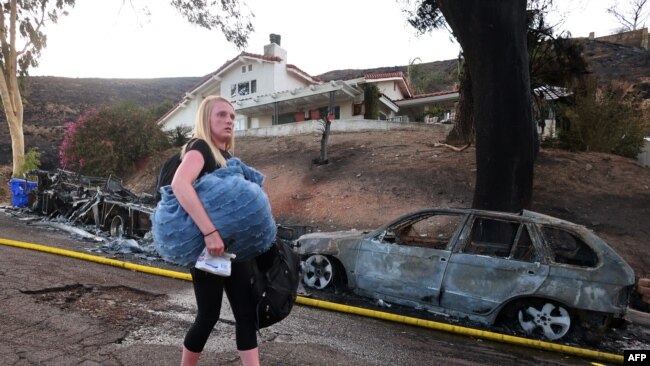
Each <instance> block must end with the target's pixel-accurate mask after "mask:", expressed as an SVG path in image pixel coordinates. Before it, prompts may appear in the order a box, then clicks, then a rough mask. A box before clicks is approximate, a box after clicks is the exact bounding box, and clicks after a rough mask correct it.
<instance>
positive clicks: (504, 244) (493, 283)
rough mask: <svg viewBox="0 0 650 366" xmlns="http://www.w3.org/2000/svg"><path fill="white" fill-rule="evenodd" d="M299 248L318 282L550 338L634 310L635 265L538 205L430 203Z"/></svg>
mask: <svg viewBox="0 0 650 366" xmlns="http://www.w3.org/2000/svg"><path fill="white" fill-rule="evenodd" d="M296 251H297V252H298V254H299V255H300V256H301V258H302V260H303V261H304V262H303V282H304V283H305V284H306V285H307V286H309V287H312V288H316V289H324V288H326V287H330V286H341V287H347V288H349V289H351V290H352V291H354V292H355V293H356V294H358V295H361V296H363V297H367V298H372V299H376V300H382V301H386V302H393V303H396V304H400V305H403V306H408V307H413V308H416V309H424V310H427V311H429V312H432V313H437V314H442V315H445V316H452V317H455V318H458V319H469V320H471V321H475V322H478V323H481V324H484V325H493V324H496V323H498V322H500V321H501V320H504V321H505V322H507V323H509V324H512V325H513V326H514V328H513V331H514V332H518V331H521V332H523V333H526V334H529V335H531V336H534V337H540V338H545V339H549V340H559V339H561V338H563V337H565V336H566V335H567V334H569V333H570V332H571V331H572V330H574V329H578V328H582V329H583V330H585V329H586V330H587V331H588V332H589V334H590V336H591V337H594V338H595V339H597V338H599V337H600V336H602V335H603V334H604V332H605V331H606V330H607V329H609V327H610V326H611V325H612V324H613V321H614V320H617V319H620V318H622V317H623V316H624V315H625V313H626V311H627V308H628V305H629V301H630V296H631V294H632V292H633V289H634V285H635V276H634V272H633V270H632V268H631V267H630V266H629V265H628V264H627V263H626V262H625V261H624V260H623V259H622V258H621V257H620V256H619V255H618V254H617V253H616V252H615V251H614V250H613V249H612V248H611V247H610V246H609V245H607V243H605V241H603V240H602V239H601V238H599V237H598V236H596V235H595V234H594V233H593V232H592V231H591V230H589V229H587V228H585V227H584V226H580V225H577V224H573V223H570V222H567V221H564V220H561V219H557V218H554V217H550V216H546V215H543V214H539V213H535V212H531V211H523V212H521V213H519V214H507V213H498V212H491V211H483V210H472V209H429V210H422V211H417V212H414V213H411V214H407V215H404V216H402V217H400V218H398V219H396V220H394V221H392V222H389V223H387V224H385V225H383V226H381V227H379V228H377V229H375V230H368V231H356V230H353V231H347V232H333V233H311V234H306V235H303V236H301V237H300V238H299V239H298V240H297V241H296ZM517 328H519V329H518V330H517ZM595 339H594V340H595Z"/></svg>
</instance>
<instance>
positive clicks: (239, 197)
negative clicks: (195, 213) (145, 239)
mask: <svg viewBox="0 0 650 366" xmlns="http://www.w3.org/2000/svg"><path fill="white" fill-rule="evenodd" d="M263 181H264V175H263V174H262V173H260V172H258V171H257V170H255V169H253V168H251V167H249V166H247V165H246V164H244V163H243V162H241V160H239V159H238V158H231V159H229V160H228V166H227V167H224V168H221V169H217V170H215V171H214V172H212V173H209V174H206V175H204V176H202V177H201V178H199V179H198V180H197V181H196V182H195V183H194V189H195V190H196V192H197V194H198V195H199V199H200V200H201V202H202V203H203V207H205V209H206V211H207V212H208V215H209V216H210V218H211V219H212V222H214V224H215V226H216V227H217V228H218V229H219V233H220V234H221V238H222V239H223V241H224V243H225V244H226V250H227V251H228V252H229V253H234V254H236V255H237V258H236V259H235V260H236V261H244V260H248V259H251V258H254V257H255V256H257V255H258V254H261V253H264V252H266V251H267V250H268V249H269V248H270V247H271V245H272V244H273V240H274V238H275V235H276V231H277V228H276V225H275V220H274V219H273V215H272V213H271V205H270V204H269V199H268V197H267V196H266V193H265V192H264V190H263V189H262V182H263ZM161 194H162V199H161V200H160V202H158V205H157V206H156V208H155V210H154V212H153V215H152V234H153V239H154V244H155V248H156V250H157V251H158V254H160V256H161V257H162V258H163V259H164V260H166V261H169V262H172V263H175V264H179V265H183V266H186V265H191V264H193V263H194V262H195V261H196V258H197V257H198V256H199V254H200V253H201V251H202V250H203V248H204V247H205V243H204V241H203V235H202V234H201V231H200V230H199V228H198V227H197V226H196V224H194V221H193V220H192V218H191V217H190V216H189V215H188V214H187V212H185V210H184V209H183V207H181V205H180V204H179V203H178V199H177V198H176V197H175V196H174V192H172V189H171V186H164V187H162V188H161Z"/></svg>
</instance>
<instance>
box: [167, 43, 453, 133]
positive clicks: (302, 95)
mask: <svg viewBox="0 0 650 366" xmlns="http://www.w3.org/2000/svg"><path fill="white" fill-rule="evenodd" d="M270 40H271V42H270V43H269V44H268V45H266V46H264V54H263V55H258V54H253V53H249V52H241V53H240V54H239V55H237V56H236V57H234V58H233V59H231V60H228V61H226V62H225V63H224V64H223V65H221V67H219V68H218V69H217V70H216V71H214V72H212V73H210V74H208V75H206V76H205V77H204V78H203V80H201V82H199V83H198V84H197V85H196V86H195V87H193V88H192V89H190V90H189V91H188V92H187V93H185V96H184V97H183V99H182V100H181V101H180V102H178V103H177V104H176V105H175V106H174V107H173V108H172V109H171V110H170V111H168V112H167V113H166V114H165V115H164V116H163V117H161V118H160V119H159V121H158V124H159V125H161V126H162V127H163V129H164V130H172V129H174V128H176V127H178V126H194V119H195V115H196V111H197V109H198V106H199V104H200V103H201V100H203V98H205V97H206V96H208V95H212V94H216V95H223V96H226V97H228V98H229V99H230V100H231V102H232V103H233V106H234V107H235V112H236V114H237V116H236V118H235V119H236V121H235V123H236V126H235V128H236V129H237V130H246V129H253V128H260V127H270V126H273V125H279V124H285V123H293V122H301V121H306V120H318V119H321V118H325V117H327V116H328V115H329V114H331V116H330V118H334V119H345V120H355V119H364V114H365V103H364V85H365V84H374V85H375V86H377V89H378V91H379V93H380V97H379V119H384V120H396V119H397V120H400V119H402V117H401V116H399V111H400V107H399V106H398V104H396V102H395V101H397V100H402V101H404V100H409V99H412V98H413V93H412V90H411V87H410V85H409V83H408V81H407V79H406V77H405V75H404V74H403V73H401V72H395V73H383V74H368V75H365V76H363V77H359V78H355V79H350V80H332V81H329V82H323V81H322V80H320V79H318V78H317V77H313V76H310V75H309V74H307V73H306V72H304V71H302V70H301V69H300V68H298V67H297V66H295V65H292V64H289V63H287V51H286V50H284V49H283V48H282V47H281V46H280V36H279V35H275V34H271V37H270ZM456 95H457V93H456ZM424 101H425V100H422V102H424ZM416 103H417V102H416ZM330 108H331V111H330ZM403 119H406V120H408V119H407V118H405V117H404V118H403Z"/></svg>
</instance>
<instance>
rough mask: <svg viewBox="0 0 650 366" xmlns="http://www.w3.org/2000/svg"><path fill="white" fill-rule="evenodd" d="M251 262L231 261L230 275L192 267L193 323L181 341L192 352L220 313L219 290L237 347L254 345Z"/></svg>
mask: <svg viewBox="0 0 650 366" xmlns="http://www.w3.org/2000/svg"><path fill="white" fill-rule="evenodd" d="M251 265H252V262H251V261H245V262H233V263H232V271H231V274H230V277H222V276H217V275H214V274H212V273H208V272H205V271H201V270H198V269H195V268H192V270H191V273H192V283H193V284H194V296H195V297H196V305H197V307H198V312H197V314H196V319H194V324H192V326H191V327H190V329H189V330H188V331H187V334H186V335H185V341H184V342H183V344H184V345H185V348H187V349H188V350H190V351H192V352H201V351H203V347H205V343H206V342H207V341H208V337H209V336H210V333H211V332H212V328H214V326H215V324H217V321H218V320H219V314H220V313H221V301H222V299H223V290H224V289H225V290H226V296H228V301H229V302H230V307H231V308H232V312H233V315H234V316H235V335H236V339H237V349H238V350H240V351H247V350H251V349H253V348H255V347H257V335H256V334H255V332H256V329H255V324H256V320H257V319H256V317H257V315H256V314H257V312H256V310H255V304H254V303H253V297H252V292H251V284H250V274H251V268H250V266H251Z"/></svg>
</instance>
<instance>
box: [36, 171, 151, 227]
mask: <svg viewBox="0 0 650 366" xmlns="http://www.w3.org/2000/svg"><path fill="white" fill-rule="evenodd" d="M27 176H31V177H36V179H37V183H38V184H37V186H36V188H35V189H33V190H32V191H31V192H30V199H29V202H30V204H29V209H30V210H31V211H32V212H34V213H36V214H39V215H44V216H46V217H47V218H48V219H55V218H56V219H58V221H64V222H67V223H69V224H71V225H79V224H83V225H94V226H95V227H96V228H97V229H99V230H102V231H105V232H107V233H108V234H109V235H110V236H111V237H115V238H118V237H127V238H134V239H142V238H144V236H145V235H146V234H147V233H148V232H150V230H151V220H150V218H149V217H150V215H151V214H152V213H153V209H154V207H155V202H154V199H153V196H152V195H150V194H142V195H136V194H134V193H132V192H131V191H129V190H128V189H126V188H125V187H124V186H123V185H122V181H121V180H120V179H119V178H116V177H112V176H111V177H109V178H101V177H90V176H84V175H81V174H78V173H75V172H70V171H67V170H63V169H57V170H54V171H44V170H35V171H31V172H29V173H28V174H27Z"/></svg>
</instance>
